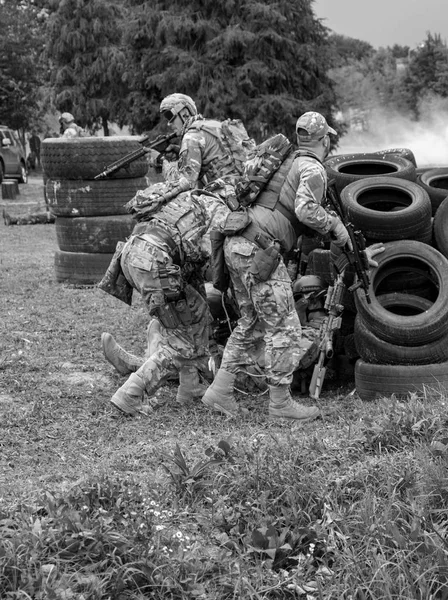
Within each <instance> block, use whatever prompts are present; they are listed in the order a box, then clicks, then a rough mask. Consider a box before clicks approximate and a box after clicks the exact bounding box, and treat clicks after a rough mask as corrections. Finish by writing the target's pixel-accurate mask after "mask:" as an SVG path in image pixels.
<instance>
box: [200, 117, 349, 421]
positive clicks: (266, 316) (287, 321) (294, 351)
mask: <svg viewBox="0 0 448 600" xmlns="http://www.w3.org/2000/svg"><path fill="white" fill-rule="evenodd" d="M296 133H297V142H298V146H299V150H298V152H296V153H293V154H292V155H290V156H289V157H288V158H287V159H286V161H285V162H284V165H285V167H286V169H285V168H284V167H283V165H282V168H281V169H280V170H279V171H277V173H275V174H274V176H273V178H272V179H271V181H270V182H269V184H268V185H267V187H266V189H265V191H263V192H262V193H261V194H260V195H259V197H258V198H257V200H256V201H255V203H254V204H252V205H251V206H250V207H249V208H248V215H249V217H250V220H251V224H250V225H249V227H247V228H246V229H244V230H243V231H242V233H241V234H240V235H235V236H232V237H227V238H226V240H225V243H224V251H225V259H226V264H227V266H228V269H229V272H230V277H231V280H232V284H233V289H234V293H235V298H236V300H237V302H238V305H239V310H240V313H241V318H240V319H239V321H238V325H237V327H236V328H235V329H234V330H233V332H232V334H231V336H230V338H229V340H228V342H227V345H226V347H225V349H224V356H223V359H222V362H221V366H220V369H219V370H218V372H217V374H216V377H215V379H214V382H213V384H212V385H211V386H210V387H209V388H208V389H207V391H206V393H205V395H204V396H203V398H202V402H203V403H204V404H206V405H207V406H209V407H212V408H214V409H216V410H218V411H220V412H223V413H225V414H227V415H232V416H234V415H236V414H237V413H238V405H237V403H236V401H235V398H234V396H233V383H234V381H235V376H236V374H237V373H238V371H239V370H241V369H244V368H245V365H247V364H251V363H252V362H253V355H254V352H255V347H254V342H255V343H257V342H258V339H257V336H254V334H253V332H254V330H255V328H256V327H257V325H258V326H261V327H262V329H263V331H264V344H265V375H266V378H267V382H268V384H269V390H270V401H269V415H270V416H271V417H272V418H288V419H297V420H308V419H313V418H315V417H317V416H318V415H319V409H318V408H317V407H314V406H311V407H308V406H304V405H301V404H298V403H296V402H294V401H293V400H292V398H291V395H290V391H289V388H290V384H291V381H292V376H293V372H294V370H295V369H296V368H297V367H298V365H299V361H300V359H301V355H302V354H303V351H302V340H301V326H300V320H299V317H298V315H297V312H296V309H295V306H294V298H293V294H292V283H291V279H290V277H289V275H288V272H287V270H286V267H285V264H284V262H283V260H282V259H281V258H280V254H279V252H280V253H281V254H284V253H287V252H289V251H290V250H291V249H292V248H293V247H294V246H295V244H296V242H297V239H298V236H299V235H302V234H305V233H306V231H307V230H308V231H309V229H311V230H313V231H316V232H318V233H319V234H323V235H325V234H328V233H330V234H331V235H332V238H333V240H334V242H335V244H337V245H338V246H340V247H342V246H345V244H346V243H347V242H348V240H349V236H348V233H347V230H346V228H345V226H344V225H343V223H342V222H341V220H340V219H339V218H338V217H337V216H334V215H332V214H330V213H329V212H328V211H327V210H326V209H325V208H324V206H323V201H324V199H325V195H326V186H327V177H326V172H325V168H324V166H323V164H322V160H323V159H324V158H325V157H326V156H327V154H328V152H329V149H330V138H329V136H330V134H335V133H336V132H335V131H334V129H332V128H331V127H329V125H328V123H327V122H326V120H325V118H324V117H323V116H322V115H321V114H319V113H316V112H308V113H305V114H304V115H302V116H301V117H300V118H299V119H298V120H297V123H296ZM285 174H286V177H285ZM279 177H281V178H283V179H282V180H281V181H278V178H279ZM275 190H277V191H275ZM276 253H277V254H276ZM266 268H268V271H267V272H266ZM263 271H264V273H263ZM269 271H271V273H270V275H269Z"/></svg>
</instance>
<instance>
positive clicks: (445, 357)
mask: <svg viewBox="0 0 448 600" xmlns="http://www.w3.org/2000/svg"><path fill="white" fill-rule="evenodd" d="M325 166H326V169H327V174H328V178H329V179H330V180H333V181H334V183H335V185H336V187H337V189H338V191H339V193H340V195H341V200H342V203H343V205H344V207H345V210H346V213H347V216H348V218H349V219H350V221H351V223H352V224H353V226H354V227H355V229H360V230H361V231H362V232H363V233H364V236H365V238H366V241H367V245H369V244H372V243H375V242H381V243H383V244H384V246H385V251H384V252H383V253H382V254H379V255H377V256H376V257H375V260H377V262H378V267H377V268H375V269H372V270H371V278H370V279H371V281H370V286H369V295H370V298H371V302H370V303H369V302H368V301H367V299H366V296H365V294H364V291H363V290H362V289H358V290H356V291H355V293H354V295H353V297H352V298H351V300H350V298H349V297H347V298H346V299H345V300H344V306H345V309H344V313H343V320H345V321H346V323H347V322H348V324H349V328H350V326H352V333H353V340H354V345H355V349H356V353H355V357H356V356H357V357H358V358H357V360H356V358H355V361H354V362H355V364H354V379H355V385H356V390H357V393H358V395H359V396H360V398H361V399H362V400H373V399H374V398H377V397H389V396H391V395H392V394H394V395H395V396H397V397H407V396H408V394H409V393H412V392H424V391H425V389H433V390H435V391H436V392H439V393H442V394H446V393H448V259H447V256H448V198H447V196H448V169H430V170H424V171H423V170H421V171H420V173H418V172H417V168H416V162H415V158H414V155H413V153H412V151H411V150H408V149H405V148H402V149H392V150H382V151H378V152H377V153H370V154H353V155H339V156H336V157H334V158H330V159H327V161H326V162H325ZM430 183H432V184H433V185H434V184H435V183H437V184H439V185H440V188H434V187H433V188H432V189H429V188H430V185H429V184H430ZM445 198H446V199H445ZM337 252H338V249H337V248H336V247H333V245H331V248H330V249H327V250H320V249H316V250H314V251H313V252H311V253H310V256H309V263H308V264H309V267H310V268H309V272H313V268H314V273H315V274H318V275H320V273H319V272H318V271H319V269H320V270H323V275H324V277H325V278H327V277H328V274H327V271H328V270H329V269H330V270H331V264H332V259H334V258H335V254H337ZM313 253H316V254H319V256H318V257H317V259H315V258H314V257H313V256H312V255H313ZM323 253H326V257H327V261H328V262H327V265H326V266H325V267H322V263H323V260H324V259H323ZM316 266H318V269H316V268H315V267H316ZM351 275H352V277H354V275H353V273H352V274H351ZM352 281H353V280H350V279H349V280H348V281H347V283H348V285H350V283H352ZM346 330H347V328H346ZM350 333H351V332H350V329H348V333H347V332H346V335H350Z"/></svg>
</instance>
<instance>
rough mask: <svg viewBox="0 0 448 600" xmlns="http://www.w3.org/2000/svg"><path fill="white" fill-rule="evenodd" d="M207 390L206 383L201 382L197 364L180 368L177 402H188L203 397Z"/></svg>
mask: <svg viewBox="0 0 448 600" xmlns="http://www.w3.org/2000/svg"><path fill="white" fill-rule="evenodd" d="M205 390H206V387H205V385H202V384H200V383H199V373H198V370H197V368H196V367H195V366H193V365H188V366H183V367H181V368H180V370H179V387H178V388H177V395H176V402H179V404H188V403H189V402H191V401H193V400H195V399H196V398H201V397H202V396H203V395H204V392H205Z"/></svg>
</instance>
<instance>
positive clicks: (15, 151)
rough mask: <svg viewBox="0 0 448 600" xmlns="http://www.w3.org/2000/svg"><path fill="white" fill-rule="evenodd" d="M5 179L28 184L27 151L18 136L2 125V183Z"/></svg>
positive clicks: (0, 151)
mask: <svg viewBox="0 0 448 600" xmlns="http://www.w3.org/2000/svg"><path fill="white" fill-rule="evenodd" d="M4 178H9V179H18V181H19V183H27V182H28V170H27V167H26V154H25V149H24V147H23V146H22V144H21V143H20V140H19V138H18V137H17V135H16V134H15V133H14V131H12V129H9V128H8V127H5V126H4V125H0V183H1V182H2V181H3V179H4Z"/></svg>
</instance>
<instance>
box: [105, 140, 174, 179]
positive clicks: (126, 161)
mask: <svg viewBox="0 0 448 600" xmlns="http://www.w3.org/2000/svg"><path fill="white" fill-rule="evenodd" d="M175 137H177V133H174V132H173V133H170V134H168V135H159V136H158V137H156V139H155V140H152V141H151V140H150V138H149V136H145V137H143V138H142V139H141V140H140V144H141V148H138V149H137V150H134V151H133V152H129V154H126V155H125V156H123V158H119V159H118V160H116V161H115V162H113V163H111V164H110V165H107V167H105V169H104V171H101V173H98V175H95V177H94V179H96V180H98V179H106V178H107V177H110V176H111V175H113V174H114V173H116V172H117V171H119V170H120V169H123V168H125V167H127V166H128V165H130V164H131V163H132V162H134V161H135V160H138V159H139V158H140V157H141V156H143V155H144V154H146V153H147V152H148V150H157V151H158V152H160V153H163V152H164V151H165V150H166V149H167V147H168V146H169V144H170V142H171V140H173V139H174V138H175Z"/></svg>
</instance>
